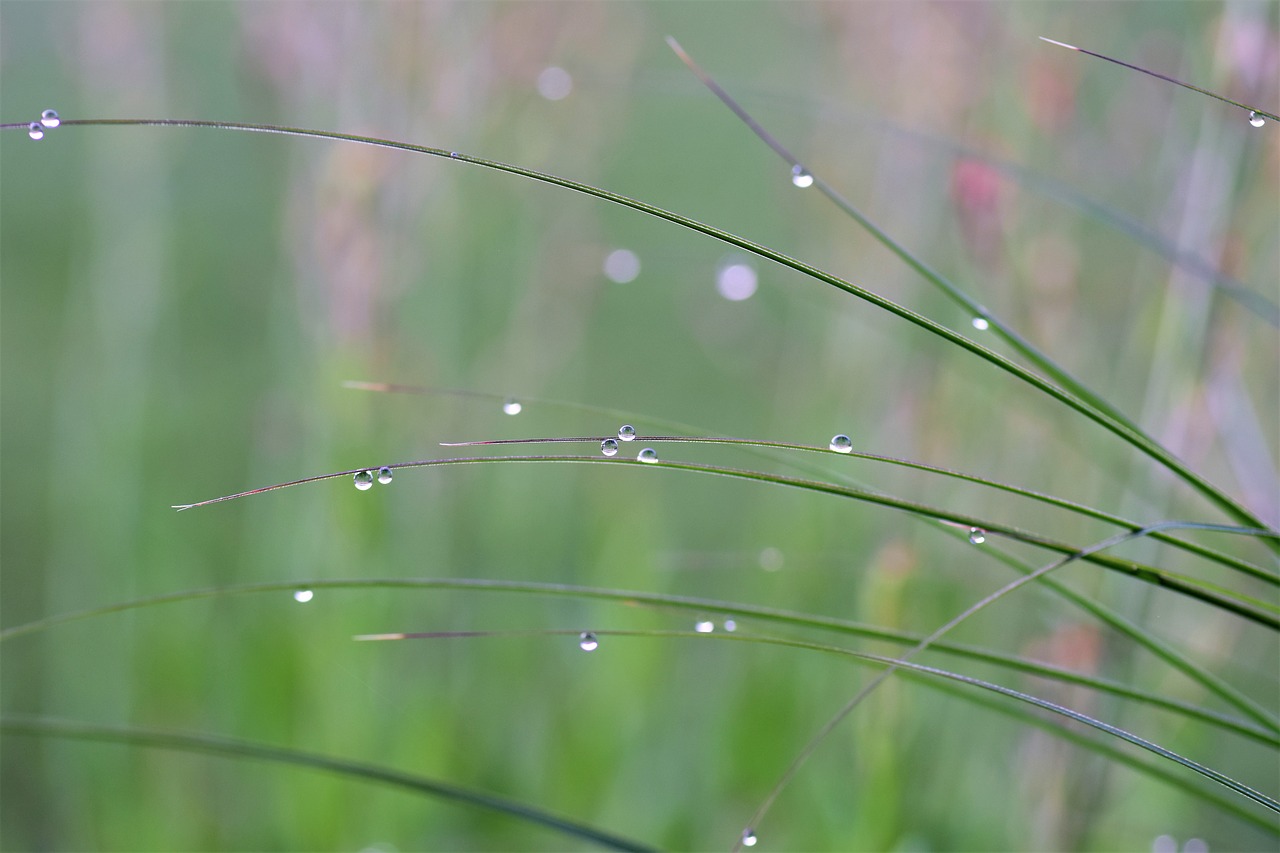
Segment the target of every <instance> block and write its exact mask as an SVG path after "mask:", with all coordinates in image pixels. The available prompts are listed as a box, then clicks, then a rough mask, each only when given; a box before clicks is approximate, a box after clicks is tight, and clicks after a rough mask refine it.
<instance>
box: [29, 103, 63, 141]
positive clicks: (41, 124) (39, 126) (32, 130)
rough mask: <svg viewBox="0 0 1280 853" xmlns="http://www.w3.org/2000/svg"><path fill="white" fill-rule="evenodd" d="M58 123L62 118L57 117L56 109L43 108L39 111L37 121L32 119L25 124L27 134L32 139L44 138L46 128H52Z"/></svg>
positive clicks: (60, 122)
mask: <svg viewBox="0 0 1280 853" xmlns="http://www.w3.org/2000/svg"><path fill="white" fill-rule="evenodd" d="M60 124H62V119H60V118H59V117H58V113H57V111H56V110H45V111H44V112H42V113H40V120H39V121H33V122H31V124H29V125H27V136H30V137H31V138H32V139H44V132H45V129H46V128H48V129H50V130H52V129H53V128H55V127H57V126H58V125H60Z"/></svg>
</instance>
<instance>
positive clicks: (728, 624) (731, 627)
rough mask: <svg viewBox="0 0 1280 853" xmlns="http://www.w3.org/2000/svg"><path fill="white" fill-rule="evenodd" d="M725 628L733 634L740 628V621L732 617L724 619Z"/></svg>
mask: <svg viewBox="0 0 1280 853" xmlns="http://www.w3.org/2000/svg"><path fill="white" fill-rule="evenodd" d="M724 629H725V630H726V631H728V632H729V633H730V634H732V633H733V632H734V631H736V630H738V623H737V622H734V621H733V620H732V619H726V620H724Z"/></svg>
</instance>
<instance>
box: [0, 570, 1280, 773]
mask: <svg viewBox="0 0 1280 853" xmlns="http://www.w3.org/2000/svg"><path fill="white" fill-rule="evenodd" d="M1009 559H1010V560H1013V558H1009ZM1013 562H1014V563H1015V564H1016V562H1017V561H1016V560H1013ZM1053 582H1054V581H1053V579H1052V578H1042V579H1041V583H1045V584H1048V583H1053ZM299 588H306V589H313V590H314V589H411V590H412V589H418V590H424V589H445V590H454V591H462V592H481V593H515V594H522V595H546V596H552V597H569V598H583V599H590V600H598V601H607V602H613V603H619V604H627V605H635V604H642V605H645V606H648V607H653V608H661V609H665V610H680V611H684V612H692V613H698V614H711V613H715V614H719V615H724V616H733V617H736V618H739V619H750V620H755V621H758V622H767V623H770V624H775V625H785V626H789V627H794V628H803V629H808V630H817V631H824V632H831V633H839V634H843V635H846V636H850V637H859V638H863V639H870V640H881V641H885V642H890V643H896V644H898V645H915V644H917V643H919V642H920V640H921V639H922V635H919V634H914V633H911V632H907V631H898V630H894V629H891V628H882V627H878V626H874V625H866V624H863V623H860V622H853V621H849V620H846V619H838V618H835V617H830V616H818V615H815V614H812V613H802V612H796V611H790V610H781V609H778V608H772V607H762V606H758V605H751V604H742V603H738V602H726V601H720V600H716V599H705V598H691V597H688V596H677V595H668V594H665V593H651V592H641V591H638V590H619V589H601V588H596V587H583V586H577V585H572V584H558V583H545V582H538V581H509V580H490V579H484V578H360V579H343V580H333V579H317V580H298V581H289V582H280V581H272V582H266V583H254V584H244V585H240V586H230V587H209V588H204V589H193V590H182V591H179V592H173V593H165V594H162V595H154V596H148V597H146V598H139V599H134V600H132V601H125V602H119V603H116V604H107V605H101V606H98V607H91V608H88V609H85V610H78V611H74V612H71V613H63V614H57V615H54V616H48V617H45V618H43V619H37V620H35V621H32V622H28V623H25V624H22V625H15V626H12V627H9V628H5V629H4V630H2V631H0V642H4V641H5V640H11V639H14V638H17V637H21V636H26V635H30V634H36V633H39V632H41V631H45V630H48V629H50V628H54V627H57V626H59V625H65V624H69V623H73V622H79V621H83V620H86V619H93V618H96V617H99V616H106V615H110V614H113V613H123V612H127V611H131V610H140V609H145V608H148V607H157V606H163V605H168V604H177V603H180V602H186V601H199V600H202V599H209V598H217V597H222V596H230V595H248V594H257V593H271V592H289V591H294V590H297V589H299ZM1072 594H1073V595H1074V594H1075V593H1072ZM488 633H489V634H492V633H493V632H488ZM601 633H603V632H601ZM930 648H931V650H932V651H935V652H939V653H943V654H948V655H952V656H955V657H961V658H965V659H967V660H974V661H979V662H982V663H986V664H991V665H994V666H1000V667H1004V668H1007V669H1010V670H1013V671H1016V672H1023V673H1026V674H1028V675H1033V676H1038V677H1041V678H1046V679H1051V680H1054V681H1060V682H1064V683H1068V684H1078V685H1080V686H1083V687H1089V688H1090V689H1093V690H1098V691H1100V692H1104V693H1109V694H1112V695H1115V696H1119V697H1122V698H1126V699H1131V700H1134V701H1137V702H1142V703H1144V704H1147V705H1150V706H1152V707H1155V708H1160V709H1162V710H1165V711H1169V712H1171V713H1175V714H1179V715H1182V716H1184V717H1187V718H1191V719H1198V720H1200V721H1202V722H1205V723H1207V724H1209V725H1212V726H1215V727H1217V728H1221V729H1224V730H1227V731H1231V732H1233V733H1235V734H1238V735H1242V736H1244V737H1248V738H1251V739H1253V740H1255V741H1258V742H1260V743H1262V744H1265V745H1267V746H1270V747H1272V748H1278V749H1280V728H1277V729H1276V731H1275V732H1269V731H1266V730H1263V729H1261V728H1258V727H1257V726H1254V725H1252V724H1249V723H1245V722H1242V721H1241V720H1238V719H1235V718H1232V717H1227V716H1224V715H1222V714H1218V713H1215V712H1213V711H1208V710H1206V709H1203V708H1199V707H1196V706H1194V705H1190V704H1188V703H1185V702H1179V701H1177V700H1173V699H1169V698H1168V697H1165V696H1160V695H1157V694H1153V693H1148V692H1144V691H1141V690H1138V689H1136V688H1132V687H1129V686H1128V685H1125V684H1121V683H1119V682H1115V681H1109V680H1106V679H1102V678H1098V677H1096V676H1091V675H1086V674H1084V673H1078V672H1074V671H1072V670H1068V669H1063V668H1062V667H1056V666H1051V665H1049V664H1045V663H1041V662H1039V661H1034V660H1030V659H1028V658H1023V657H1017V656H1013V655H1007V654H1002V653H1000V652H994V651H991V650H988V649H981V648H975V647H972V646H965V645H955V644H949V643H934V644H933V645H932V646H931V647H930ZM1189 674H1190V675H1191V677H1192V678H1196V674H1195V670H1194V667H1192V669H1191V672H1190V673H1189ZM1197 680H1199V679H1197ZM1207 689H1209V690H1210V692H1213V693H1217V691H1216V690H1214V689H1213V688H1212V687H1211V686H1207ZM1227 701H1230V699H1229V698H1228V699H1227Z"/></svg>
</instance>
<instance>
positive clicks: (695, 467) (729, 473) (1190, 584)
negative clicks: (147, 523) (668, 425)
mask: <svg viewBox="0 0 1280 853" xmlns="http://www.w3.org/2000/svg"><path fill="white" fill-rule="evenodd" d="M500 462H527V463H536V462H556V463H567V462H573V463H578V464H592V465H630V466H636V467H640V468H666V469H670V470H673V471H689V472H693V473H698V474H711V475H716V476H721V477H729V478H733V479H740V480H750V481H754V482H760V483H770V484H773V485H781V486H790V487H792V488H797V489H804V490H807V491H813V492H819V493H823V494H829V495H835V496H839V497H844V498H851V499H854V500H861V501H865V502H867V503H874V504H879V505H881V506H884V507H888V508H891V509H897V510H902V511H904V512H909V513H914V514H916V515H919V516H923V517H927V518H934V519H938V520H940V521H944V522H947V523H950V524H956V525H960V526H962V527H969V528H979V529H981V530H983V531H985V532H986V533H987V534H989V535H995V536H1003V537H1005V538H1008V539H1014V540H1017V541H1019V542H1025V543H1027V544H1029V545H1036V546H1038V547H1041V548H1045V549H1046V550H1049V551H1053V552H1056V553H1058V554H1074V553H1076V551H1077V550H1078V549H1077V548H1076V547H1075V546H1074V545H1071V544H1068V543H1066V542H1060V541H1057V540H1055V539H1050V538H1048V537H1045V536H1041V535H1039V534H1036V533H1032V532H1030V531H1027V530H1022V529H1020V528H1017V527H1014V526H1012V525H1008V524H1002V523H998V522H992V521H989V520H987V519H983V518H978V517H977V516H972V515H966V514H964V513H958V512H953V511H952V510H947V509H941V508H938V507H932V506H928V505H926V504H922V503H918V502H916V501H908V500H904V499H902V498H895V497H891V496H889V495H884V494H880V493H878V492H872V491H868V490H865V489H857V488H852V487H849V486H839V485H836V484H834V483H827V482H823V481H820V480H805V479H801V478H798V477H787V476H783V475H781V474H771V473H767V472H764V471H754V470H750V469H745V468H727V467H723V466H717V465H704V464H697V463H691V462H669V461H662V462H660V463H658V464H656V465H654V464H649V463H644V462H640V461H638V460H632V459H620V458H615V459H606V458H602V457H599V456H469V457H458V458H454V459H422V460H418V461H416V462H396V463H391V464H386V465H373V466H369V467H365V468H351V469H348V470H345V471H334V472H330V473H328V474H317V475H315V476H312V477H302V478H300V479H297V480H289V481H287V482H283V483H273V484H272V485H269V486H262V487H259V488H256V489H249V490H247V491H243V492H236V493H235V494H230V495H222V496H221V497H216V498H210V499H208V500H203V501H196V502H195V503H190V504H175V505H174V509H177V510H180V511H181V510H189V509H195V508H197V507H204V506H210V505H212V504H217V503H223V502H225V501H232V500H238V499H240V498H247V497H251V496H253V495H260V494H264V493H266V492H272V491H277V490H279V489H288V488H292V487H294V486H301V485H305V484H307V483H317V482H320V481H323V480H332V479H335V478H338V477H352V476H355V475H356V474H358V473H361V472H365V473H367V472H368V471H369V470H371V469H377V468H379V467H385V468H390V469H392V470H393V471H394V470H399V469H403V468H432V467H440V466H446V465H478V464H486V463H488V464H493V463H500ZM1178 526H1180V527H1184V528H1188V529H1198V530H1216V531H1219V532H1227V533H1237V534H1245V535H1252V536H1259V537H1276V536H1280V534H1277V533H1275V532H1273V531H1270V530H1264V529H1253V528H1239V527H1232V526H1229V525H1215V524H1200V523H1193V522H1179V523H1178ZM1144 529H1145V528H1144ZM1084 559H1086V560H1088V561H1089V562H1091V563H1096V564H1097V565H1100V566H1105V567H1106V568H1108V569H1111V570H1113V571H1119V572H1122V573H1124V574H1128V575H1130V576H1132V577H1136V578H1138V579H1140V580H1143V581H1146V582H1148V583H1154V584H1156V585H1157V586H1161V587H1164V588H1165V589H1169V590H1173V591H1175V592H1179V593H1181V594H1183V595H1186V596H1189V597H1191V598H1196V599H1199V600H1201V601H1204V602H1206V603H1208V604H1211V605H1213V606H1214V607H1218V608H1220V609H1222V610H1226V611H1229V612H1231V613H1235V614H1236V615H1238V616H1241V617H1243V618H1245V619H1249V620H1250V621H1253V622H1257V623H1258V624H1260V625H1264V626H1266V627H1268V628H1271V629H1272V630H1276V631H1280V618H1277V617H1276V616H1275V615H1273V614H1271V613H1266V612H1263V611H1261V610H1259V609H1257V608H1255V607H1253V606H1251V605H1250V604H1248V603H1247V602H1242V601H1239V600H1236V599H1232V598H1227V597H1224V596H1222V595H1220V594H1219V593H1217V592H1215V591H1212V590H1208V589H1206V588H1204V587H1203V586H1202V585H1200V583H1199V582H1198V581H1194V580H1191V579H1187V578H1181V577H1178V576H1175V575H1172V574H1170V573H1169V572H1166V571H1164V570H1162V569H1158V568H1155V567H1154V566H1148V565H1144V564H1142V563H1136V562H1133V561H1131V560H1119V559H1116V558H1114V557H1108V556H1105V555H1101V554H1094V553H1090V554H1088V555H1087V556H1086V557H1085V558H1084Z"/></svg>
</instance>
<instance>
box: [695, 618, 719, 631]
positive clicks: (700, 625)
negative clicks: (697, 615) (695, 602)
mask: <svg viewBox="0 0 1280 853" xmlns="http://www.w3.org/2000/svg"><path fill="white" fill-rule="evenodd" d="M715 629H716V623H714V622H712V621H710V620H706V621H704V622H697V623H695V624H694V626H693V630H695V631H697V632H698V633H699V634H710V633H711V632H712V631H714V630H715Z"/></svg>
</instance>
